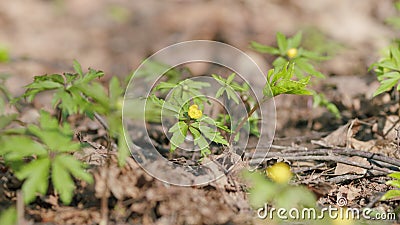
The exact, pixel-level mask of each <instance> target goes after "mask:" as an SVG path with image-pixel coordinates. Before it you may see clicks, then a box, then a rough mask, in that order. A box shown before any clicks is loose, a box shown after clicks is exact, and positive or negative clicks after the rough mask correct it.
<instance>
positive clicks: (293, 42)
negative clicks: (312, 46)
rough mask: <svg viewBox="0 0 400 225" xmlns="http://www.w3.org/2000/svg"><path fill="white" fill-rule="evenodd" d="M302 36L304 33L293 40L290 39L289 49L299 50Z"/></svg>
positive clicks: (299, 33)
mask: <svg viewBox="0 0 400 225" xmlns="http://www.w3.org/2000/svg"><path fill="white" fill-rule="evenodd" d="M302 36H303V34H302V32H297V34H296V35H294V36H293V37H292V38H289V40H288V48H298V47H299V45H300V43H301V39H302Z"/></svg>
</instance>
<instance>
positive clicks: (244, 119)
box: [229, 98, 267, 146]
mask: <svg viewBox="0 0 400 225" xmlns="http://www.w3.org/2000/svg"><path fill="white" fill-rule="evenodd" d="M266 100H267V98H263V99H262V100H261V102H257V103H256V104H255V105H254V106H253V108H251V110H250V111H249V112H248V113H247V116H246V117H245V118H243V119H242V121H240V123H239V125H238V126H237V127H236V128H235V130H234V131H233V133H232V135H231V137H230V138H229V146H231V144H232V142H233V140H234V139H235V136H236V134H237V133H238V132H239V131H240V129H242V127H243V126H244V124H245V123H246V122H247V121H248V120H249V118H250V117H251V115H253V113H254V112H255V111H256V110H257V109H259V108H260V105H261V104H262V103H264V102H265V101H266Z"/></svg>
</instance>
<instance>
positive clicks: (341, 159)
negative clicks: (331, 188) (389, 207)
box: [253, 155, 395, 173]
mask: <svg viewBox="0 0 400 225" xmlns="http://www.w3.org/2000/svg"><path fill="white" fill-rule="evenodd" d="M282 158H284V159H286V160H296V161H300V160H305V161H308V160H316V161H334V162H339V163H343V164H346V165H350V166H356V167H360V168H363V169H367V170H376V171H382V172H386V173H391V172H395V171H394V170H391V169H387V168H380V167H377V166H374V165H369V166H367V165H362V164H359V163H355V162H352V161H350V160H347V158H346V157H342V156H313V155H310V156H282ZM263 161H264V159H260V158H258V159H253V162H254V163H255V164H259V163H261V162H263Z"/></svg>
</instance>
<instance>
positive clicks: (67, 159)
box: [57, 154, 93, 184]
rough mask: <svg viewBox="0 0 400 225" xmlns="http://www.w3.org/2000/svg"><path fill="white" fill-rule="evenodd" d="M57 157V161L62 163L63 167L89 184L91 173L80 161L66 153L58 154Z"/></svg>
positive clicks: (91, 179)
mask: <svg viewBox="0 0 400 225" xmlns="http://www.w3.org/2000/svg"><path fill="white" fill-rule="evenodd" d="M57 158H58V160H59V162H61V163H62V164H63V166H64V168H66V169H67V170H68V171H69V172H70V173H71V174H72V175H73V176H74V177H75V178H78V179H80V180H84V181H86V182H88V183H90V184H91V183H93V177H92V175H91V174H90V173H88V172H86V170H85V166H84V164H83V163H82V162H81V161H79V160H77V159H75V158H74V157H73V156H71V155H66V154H62V155H58V156H57Z"/></svg>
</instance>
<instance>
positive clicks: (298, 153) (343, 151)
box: [246, 148, 400, 167]
mask: <svg viewBox="0 0 400 225" xmlns="http://www.w3.org/2000/svg"><path fill="white" fill-rule="evenodd" d="M332 154H335V155H345V156H359V157H362V158H367V159H373V160H376V161H381V162H384V163H387V164H391V165H393V166H397V167H400V160H398V159H395V158H391V157H388V156H384V155H380V154H376V153H372V152H366V151H361V150H356V149H339V148H338V149H317V150H301V151H293V152H288V153H281V152H269V153H268V154H267V157H268V158H270V157H283V158H286V157H287V156H292V157H295V156H315V155H332ZM249 156H250V157H251V156H252V158H253V159H258V158H265V156H266V155H265V153H264V154H255V155H252V154H251V153H248V154H246V157H249Z"/></svg>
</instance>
